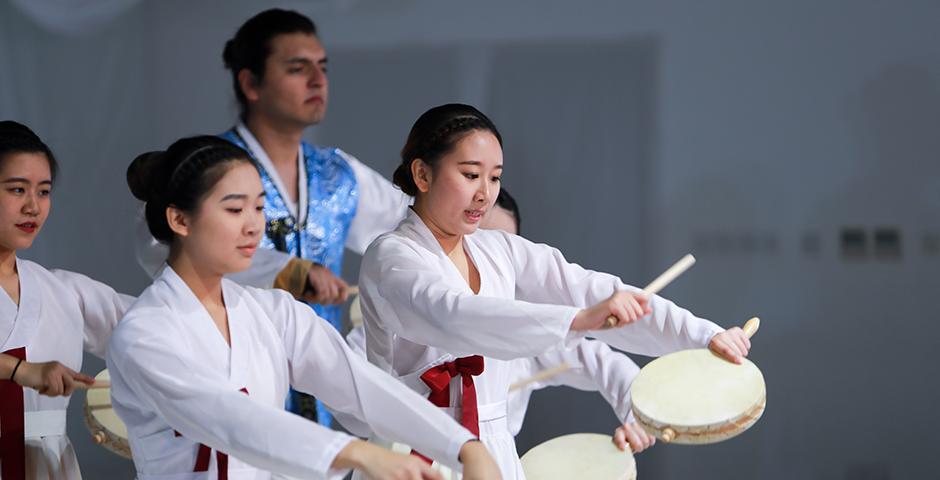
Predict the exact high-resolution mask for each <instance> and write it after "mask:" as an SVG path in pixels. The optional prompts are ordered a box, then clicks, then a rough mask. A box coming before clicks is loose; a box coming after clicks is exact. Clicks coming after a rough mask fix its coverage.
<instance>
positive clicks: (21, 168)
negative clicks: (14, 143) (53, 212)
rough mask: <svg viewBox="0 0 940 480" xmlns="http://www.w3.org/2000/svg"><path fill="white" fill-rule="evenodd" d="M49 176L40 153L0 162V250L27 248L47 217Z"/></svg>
mask: <svg viewBox="0 0 940 480" xmlns="http://www.w3.org/2000/svg"><path fill="white" fill-rule="evenodd" d="M51 194H52V173H51V171H50V169H49V159H47V158H46V156H45V155H44V154H42V153H13V154H9V155H6V156H5V157H4V158H3V159H2V160H0V249H3V250H6V251H11V250H12V251H16V250H21V249H24V248H29V247H30V246H31V245H32V244H33V240H35V239H36V235H38V234H39V230H40V229H41V228H42V226H43V224H44V223H45V222H46V217H48V216H49V207H50V206H51V199H50V195H51Z"/></svg>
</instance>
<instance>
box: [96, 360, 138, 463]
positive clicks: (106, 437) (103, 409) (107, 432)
mask: <svg viewBox="0 0 940 480" xmlns="http://www.w3.org/2000/svg"><path fill="white" fill-rule="evenodd" d="M95 381H97V382H101V381H106V382H110V381H111V376H110V375H109V374H108V370H107V369H104V370H102V371H101V372H100V373H99V374H98V375H96V376H95ZM85 426H87V427H88V431H90V432H91V438H92V440H94V442H95V443H97V444H98V445H101V446H102V447H104V448H107V449H108V450H111V451H112V452H114V453H116V454H118V455H120V456H122V457H125V458H131V448H130V444H129V443H128V441H127V427H126V426H125V425H124V422H122V421H121V419H120V418H119V417H118V416H117V413H115V412H114V409H112V408H111V389H110V388H92V389H90V390H88V395H87V396H86V397H85Z"/></svg>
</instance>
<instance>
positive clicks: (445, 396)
mask: <svg viewBox="0 0 940 480" xmlns="http://www.w3.org/2000/svg"><path fill="white" fill-rule="evenodd" d="M481 373H483V357H482V356H480V355H473V356H470V357H462V358H458V359H456V360H454V361H452V362H445V363H442V364H440V365H437V366H434V367H431V368H429V369H427V371H425V372H424V373H423V374H421V380H422V381H423V382H424V383H425V384H427V386H428V387H431V393H430V394H429V395H428V400H430V401H431V403H433V404H434V405H436V406H438V407H449V406H450V381H451V379H453V378H454V377H456V376H457V375H460V377H461V380H462V383H463V396H462V398H461V402H460V403H461V405H460V424H461V425H463V426H464V427H465V428H466V429H467V430H470V432H472V433H473V434H474V435H476V436H477V437H479V436H480V416H479V414H478V413H477V389H476V386H475V385H474V384H473V377H475V376H477V375H479V374H481ZM412 453H415V454H416V455H418V456H419V457H421V458H423V459H424V460H425V461H427V462H428V463H431V460H430V459H429V458H427V457H425V456H424V455H421V454H420V453H417V452H412Z"/></svg>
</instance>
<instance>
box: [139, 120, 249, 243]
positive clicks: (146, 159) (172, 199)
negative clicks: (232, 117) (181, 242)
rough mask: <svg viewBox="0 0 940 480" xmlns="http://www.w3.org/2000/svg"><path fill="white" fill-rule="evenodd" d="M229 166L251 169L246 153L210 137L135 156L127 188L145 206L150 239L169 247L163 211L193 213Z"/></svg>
mask: <svg viewBox="0 0 940 480" xmlns="http://www.w3.org/2000/svg"><path fill="white" fill-rule="evenodd" d="M232 162H246V163H250V164H251V165H254V162H252V161H251V157H249V156H248V152H246V151H244V150H242V149H241V148H239V147H238V146H236V145H234V144H232V143H229V142H228V141H226V140H224V139H221V138H219V137H214V136H210V135H202V136H198V137H189V138H183V139H180V140H177V141H176V142H173V145H170V148H168V149H166V151H156V152H147V153H143V154H140V155H138V156H137V158H135V159H134V161H133V162H131V165H130V166H129V167H127V185H128V187H130V189H131V193H133V194H134V196H135V197H137V198H138V199H140V200H143V201H144V202H146V206H145V209H144V210H145V214H146V217H147V226H148V227H149V228H150V233H151V234H152V235H153V237H154V238H156V239H157V240H160V241H161V242H164V243H172V241H173V231H172V230H170V225H169V224H168V223H167V221H166V209H167V208H168V207H171V206H172V207H175V208H178V209H180V210H183V211H186V212H192V211H194V210H195V209H196V207H197V206H198V205H199V202H200V201H201V200H202V199H203V197H204V196H205V195H206V194H207V193H208V192H209V191H210V190H212V187H214V186H215V184H216V183H218V181H219V180H220V179H221V178H222V177H223V176H224V175H225V173H226V172H227V171H228V170H229V167H230V166H231V163H232Z"/></svg>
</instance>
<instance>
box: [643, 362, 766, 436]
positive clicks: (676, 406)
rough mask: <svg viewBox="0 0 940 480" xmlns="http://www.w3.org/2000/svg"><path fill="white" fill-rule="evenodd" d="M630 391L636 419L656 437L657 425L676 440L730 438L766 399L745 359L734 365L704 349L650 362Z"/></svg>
mask: <svg viewBox="0 0 940 480" xmlns="http://www.w3.org/2000/svg"><path fill="white" fill-rule="evenodd" d="M630 390H631V396H632V401H633V412H634V415H635V416H636V417H637V421H638V422H639V423H640V424H641V425H643V426H644V427H646V428H647V430H650V431H651V432H650V433H653V434H654V435H656V436H657V437H660V438H662V437H661V430H662V429H664V428H666V427H669V428H671V429H673V430H674V431H675V432H676V433H677V434H679V435H678V436H677V437H676V438H675V440H673V441H674V442H676V443H711V442H715V441H720V440H724V439H726V438H730V437H732V436H734V435H736V434H738V433H740V432H741V431H743V430H744V429H746V428H747V427H749V426H750V425H752V424H753V423H754V422H755V421H757V418H759V417H760V414H761V413H762V412H763V406H764V401H765V398H766V390H765V385H764V377H763V375H761V372H760V369H758V368H757V366H756V365H754V364H753V363H751V361H750V360H747V359H744V362H743V363H742V364H741V365H736V364H734V363H731V362H728V361H726V360H724V359H722V358H720V357H718V356H717V355H715V354H714V353H712V352H711V351H710V350H705V349H699V350H686V351H682V352H676V353H673V354H670V355H666V356H663V357H660V358H658V359H656V360H653V361H652V362H650V363H649V364H647V365H646V366H645V367H643V369H642V370H641V371H640V373H639V375H637V377H636V379H634V381H633V385H632V387H631V389H630ZM698 433H701V434H703V436H699V438H695V434H698ZM683 434H690V435H683ZM705 434H707V435H705Z"/></svg>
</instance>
